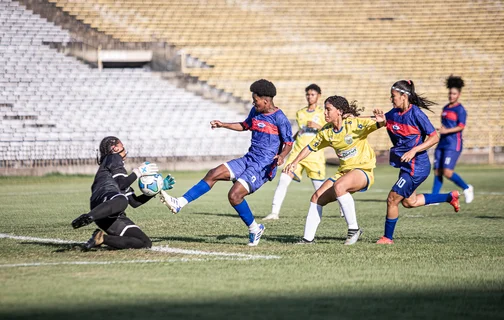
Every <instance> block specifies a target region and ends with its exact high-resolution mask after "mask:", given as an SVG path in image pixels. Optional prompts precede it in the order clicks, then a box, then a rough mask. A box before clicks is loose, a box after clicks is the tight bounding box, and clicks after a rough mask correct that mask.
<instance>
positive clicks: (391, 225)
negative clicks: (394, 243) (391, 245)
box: [384, 218, 399, 240]
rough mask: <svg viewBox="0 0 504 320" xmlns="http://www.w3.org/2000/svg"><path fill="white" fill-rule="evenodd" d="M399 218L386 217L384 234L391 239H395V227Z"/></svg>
mask: <svg viewBox="0 0 504 320" xmlns="http://www.w3.org/2000/svg"><path fill="white" fill-rule="evenodd" d="M398 219H399V218H395V219H389V218H385V234H384V236H385V237H387V238H389V239H390V240H393V237H394V229H395V225H396V223H397V220H398Z"/></svg>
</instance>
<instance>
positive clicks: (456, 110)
mask: <svg viewBox="0 0 504 320" xmlns="http://www.w3.org/2000/svg"><path fill="white" fill-rule="evenodd" d="M466 119H467V113H466V110H465V108H464V106H463V105H461V104H460V103H457V104H456V105H454V106H452V107H450V106H449V105H446V106H445V107H444V108H443V112H442V113H441V123H442V124H443V126H444V127H445V128H447V129H451V128H455V127H462V128H465V125H466ZM437 149H443V150H455V151H459V152H460V151H462V131H459V132H455V133H448V134H442V135H441V138H440V139H439V144H438V146H437Z"/></svg>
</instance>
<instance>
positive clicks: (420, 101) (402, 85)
mask: <svg viewBox="0 0 504 320" xmlns="http://www.w3.org/2000/svg"><path fill="white" fill-rule="evenodd" d="M392 90H395V91H397V92H399V93H401V94H407V95H408V102H409V103H410V104H414V105H416V106H418V107H420V108H424V109H427V110H429V111H431V112H434V111H432V110H431V109H430V108H429V106H432V105H435V104H437V103H435V102H433V101H430V100H428V99H427V98H424V97H422V96H420V95H418V94H417V93H416V92H415V84H414V83H413V81H411V80H400V81H397V82H396V83H394V84H393V85H392Z"/></svg>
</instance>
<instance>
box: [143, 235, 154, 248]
mask: <svg viewBox="0 0 504 320" xmlns="http://www.w3.org/2000/svg"><path fill="white" fill-rule="evenodd" d="M143 243H144V248H147V249H149V248H151V247H152V241H151V239H150V238H149V237H145V239H143Z"/></svg>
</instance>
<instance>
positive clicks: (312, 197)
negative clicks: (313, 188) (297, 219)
mask: <svg viewBox="0 0 504 320" xmlns="http://www.w3.org/2000/svg"><path fill="white" fill-rule="evenodd" d="M318 199H319V195H318V194H317V193H316V192H315V193H314V194H313V195H312V196H311V199H310V201H311V202H313V203H317V202H318Z"/></svg>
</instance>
